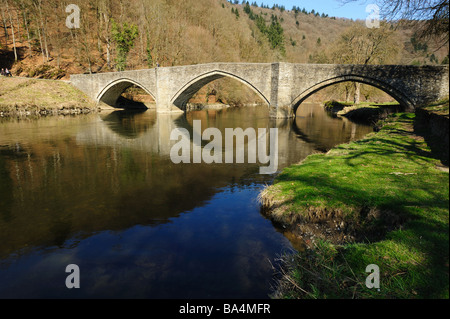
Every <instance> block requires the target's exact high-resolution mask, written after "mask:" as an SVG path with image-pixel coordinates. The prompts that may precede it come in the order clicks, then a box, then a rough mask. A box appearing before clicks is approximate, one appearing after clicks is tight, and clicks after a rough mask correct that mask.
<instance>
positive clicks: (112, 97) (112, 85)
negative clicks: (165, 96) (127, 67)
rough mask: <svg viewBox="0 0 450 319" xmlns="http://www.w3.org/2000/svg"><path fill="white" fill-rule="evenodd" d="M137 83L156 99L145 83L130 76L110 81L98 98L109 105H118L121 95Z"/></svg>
mask: <svg viewBox="0 0 450 319" xmlns="http://www.w3.org/2000/svg"><path fill="white" fill-rule="evenodd" d="M132 85H136V86H138V87H140V88H141V89H143V90H144V91H145V92H146V93H147V94H149V95H150V96H151V97H152V98H153V99H154V100H155V101H156V97H155V95H154V94H153V93H152V92H150V91H149V90H148V89H147V88H146V87H145V86H144V85H142V84H140V83H139V82H137V81H135V80H132V79H130V78H120V79H116V80H113V81H111V82H109V83H108V84H107V85H106V86H105V87H104V88H103V89H102V90H101V91H100V92H99V93H98V94H97V97H96V100H97V101H98V102H103V103H105V104H107V105H109V106H116V103H117V100H118V98H119V96H120V95H121V94H122V93H123V92H124V91H125V90H126V89H127V88H129V87H130V86H132Z"/></svg>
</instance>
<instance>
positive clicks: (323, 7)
mask: <svg viewBox="0 0 450 319" xmlns="http://www.w3.org/2000/svg"><path fill="white" fill-rule="evenodd" d="M253 1H254V0H249V2H250V3H252V2H253ZM239 2H241V1H239ZM375 2H376V1H375V0H372V1H370V0H368V1H365V0H358V1H354V2H350V3H347V4H343V1H342V0H315V1H306V0H256V3H258V5H261V3H264V5H269V6H270V7H272V5H274V4H278V5H280V6H281V5H283V6H284V7H285V8H286V10H291V9H292V7H293V6H296V7H300V9H303V8H305V9H306V10H308V11H311V10H312V9H314V10H315V11H316V12H319V13H320V14H322V13H325V14H328V15H329V16H330V17H339V18H349V19H354V20H356V19H360V20H366V18H367V16H369V14H370V12H366V6H367V5H368V4H370V3H375Z"/></svg>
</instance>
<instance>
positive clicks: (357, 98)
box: [353, 82, 361, 105]
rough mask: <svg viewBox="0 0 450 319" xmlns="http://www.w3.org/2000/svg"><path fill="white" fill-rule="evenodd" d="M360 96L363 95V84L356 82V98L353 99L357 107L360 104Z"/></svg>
mask: <svg viewBox="0 0 450 319" xmlns="http://www.w3.org/2000/svg"><path fill="white" fill-rule="evenodd" d="M360 95H361V83H359V82H355V96H354V98H353V103H354V104H355V105H356V104H359V100H360Z"/></svg>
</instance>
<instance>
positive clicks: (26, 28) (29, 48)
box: [23, 10, 33, 57]
mask: <svg viewBox="0 0 450 319" xmlns="http://www.w3.org/2000/svg"><path fill="white" fill-rule="evenodd" d="M23 23H24V24H25V30H26V31H27V40H28V50H29V51H30V57H31V56H33V50H32V49H31V39H30V30H29V29H28V21H27V16H26V13H25V10H24V11H23Z"/></svg>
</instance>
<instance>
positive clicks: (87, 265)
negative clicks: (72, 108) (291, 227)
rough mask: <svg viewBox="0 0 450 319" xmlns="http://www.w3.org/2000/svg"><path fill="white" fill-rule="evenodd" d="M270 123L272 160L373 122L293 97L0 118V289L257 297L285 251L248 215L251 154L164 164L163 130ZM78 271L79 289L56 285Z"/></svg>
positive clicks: (352, 134) (253, 179)
mask: <svg viewBox="0 0 450 319" xmlns="http://www.w3.org/2000/svg"><path fill="white" fill-rule="evenodd" d="M194 120H201V121H202V122H201V123H202V130H204V129H205V128H207V127H216V128H219V129H220V130H221V131H222V132H224V130H225V128H235V127H241V128H243V129H245V128H248V127H253V128H255V129H257V128H270V127H278V129H279V130H278V135H279V136H278V143H279V144H278V145H279V163H278V168H279V169H282V168H283V167H285V166H287V165H290V164H292V163H296V162H298V161H300V160H302V159H303V158H305V157H306V156H307V155H309V154H311V153H312V152H317V151H325V150H327V149H329V148H331V147H333V146H334V145H336V144H339V143H343V142H347V141H349V140H352V139H358V138H361V137H362V136H363V135H365V134H367V133H368V132H370V131H371V130H372V129H371V128H370V127H367V126H361V125H356V124H353V123H351V122H349V121H347V120H342V119H333V118H331V117H329V116H328V115H327V114H326V113H325V112H324V111H323V109H322V108H321V106H320V105H317V104H304V105H302V106H301V107H300V108H299V111H298V113H297V118H296V119H295V120H292V119H291V120H276V121H275V120H270V119H269V117H268V110H267V108H266V107H244V108H241V109H226V110H214V111H212V110H209V111H206V110H204V111H193V112H190V113H187V114H186V115H181V116H180V115H178V116H171V115H157V114H156V113H155V112H153V111H146V112H140V113H136V112H134V113H130V112H123V111H116V112H112V113H103V112H102V113H101V114H93V115H86V116H78V117H49V118H42V119H39V120H31V119H25V120H20V121H17V120H11V119H9V120H5V119H3V120H0V297H1V298H80V297H82V298H267V297H268V294H269V293H270V292H271V290H270V289H271V285H273V270H272V266H271V263H273V262H274V260H275V259H276V257H277V256H278V255H280V254H281V253H284V252H286V251H291V250H292V249H293V247H296V246H295V245H296V243H291V242H290V241H289V240H288V239H287V236H285V235H283V233H282V232H280V231H279V230H277V229H276V228H275V227H274V226H273V225H272V223H271V222H270V221H269V220H267V219H265V218H264V217H263V216H262V215H261V214H260V207H259V205H258V202H257V196H258V193H259V191H260V190H261V189H262V188H263V187H264V186H265V185H266V184H270V183H271V182H272V180H273V178H274V176H273V175H260V174H259V166H260V164H259V163H257V164H205V163H202V164H173V163H172V161H171V160H170V157H169V154H170V148H171V145H173V144H174V143H175V142H176V141H172V142H171V141H170V132H171V131H172V129H173V128H176V127H182V128H186V129H188V131H190V132H192V127H193V125H192V124H193V121H194ZM69 264H76V265H78V266H79V268H80V274H81V276H80V284H81V288H79V289H67V288H66V286H65V280H66V277H67V276H68V275H69V274H68V273H66V272H65V269H66V266H67V265H69Z"/></svg>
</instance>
